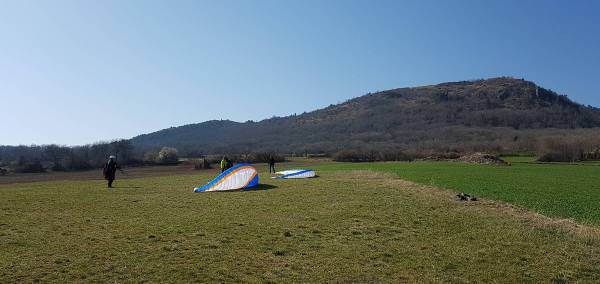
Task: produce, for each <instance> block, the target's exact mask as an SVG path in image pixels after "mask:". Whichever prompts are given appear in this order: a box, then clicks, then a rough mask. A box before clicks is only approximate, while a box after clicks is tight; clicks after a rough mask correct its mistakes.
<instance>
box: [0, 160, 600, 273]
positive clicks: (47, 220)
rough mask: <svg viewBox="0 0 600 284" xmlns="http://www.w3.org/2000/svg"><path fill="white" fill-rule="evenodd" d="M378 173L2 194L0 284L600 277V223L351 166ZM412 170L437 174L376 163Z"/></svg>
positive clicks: (66, 186)
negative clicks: (471, 198) (205, 186)
mask: <svg viewBox="0 0 600 284" xmlns="http://www.w3.org/2000/svg"><path fill="white" fill-rule="evenodd" d="M283 166H286V165H283ZM290 166H291V165H290ZM371 166H373V164H361V165H343V164H336V165H335V166H334V165H331V164H328V163H323V164H322V165H320V166H319V165H316V167H317V168H321V169H322V170H321V171H320V177H318V178H315V179H307V180H273V179H268V178H265V177H267V176H268V174H267V173H265V172H264V168H262V167H261V169H262V170H263V171H262V172H261V176H262V177H263V178H262V185H261V187H259V188H258V189H257V190H253V191H245V192H230V193H192V192H191V190H192V188H193V187H194V186H196V185H198V184H200V183H203V182H206V181H208V180H209V179H210V177H211V176H212V175H214V173H212V172H198V173H197V174H194V175H190V174H180V175H165V176H160V175H157V176H155V177H143V178H132V179H125V180H119V181H118V182H117V183H116V184H117V186H118V187H117V188H115V189H113V190H107V189H106V188H105V187H104V182H103V181H100V180H81V181H76V180H69V181H46V182H36V183H19V184H5V185H0V282H1V283H7V282H36V281H42V282H73V281H75V282H77V281H81V282H92V281H102V282H130V281H131V282H140V281H152V282H165V281H166V282H191V281H197V282H232V281H244V282H283V283H286V282H324V281H333V282H395V283H397V282H465V283H466V282H484V283H490V282H505V283H514V282H541V281H543V282H552V281H554V282H561V281H570V280H579V281H589V282H594V281H598V280H599V279H600V265H598V263H600V237H599V234H598V232H597V231H595V230H594V229H593V228H585V227H584V228H581V227H578V226H576V225H573V224H564V223H560V222H558V223H556V222H552V221H551V220H550V221H549V220H548V219H545V218H542V217H540V216H538V215H535V214H531V213H529V212H523V211H519V210H514V209H511V208H510V207H505V206H501V205H497V204H494V203H489V202H471V203H460V202H457V201H455V200H454V198H453V194H452V193H450V192H447V191H443V190H438V189H435V188H430V187H424V186H419V185H416V184H413V183H410V182H405V181H402V180H399V179H396V178H394V176H393V175H390V174H384V173H377V172H373V171H351V170H345V171H342V169H348V168H352V167H358V168H361V169H364V168H369V167H371ZM411 167H416V168H413V169H414V170H413V173H412V174H410V175H407V177H410V178H411V179H417V177H418V175H417V174H416V172H418V171H419V169H420V168H422V170H426V169H431V171H435V167H433V166H431V165H429V166H427V165H426V164H423V165H419V164H416V163H415V164H411V166H410V167H409V166H405V165H404V164H397V163H396V164H378V165H376V168H378V169H385V170H389V171H394V172H397V173H399V174H400V175H402V176H404V175H405V174H406V173H405V172H406V171H407V168H411ZM439 167H441V168H447V167H450V165H446V164H440V165H439ZM465 167H466V168H469V167H467V166H465ZM458 168H459V170H457V172H458V173H460V172H461V170H460V169H463V167H461V166H459V167H458ZM511 169H512V168H511ZM482 171H483V170H482ZM498 171H500V170H498ZM409 172H410V171H409ZM475 172H477V171H475ZM424 181H425V182H427V180H424ZM438 183H439V181H437V182H436V183H434V184H438ZM440 184H441V183H440ZM465 191H466V190H465Z"/></svg>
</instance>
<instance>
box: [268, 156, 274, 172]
mask: <svg viewBox="0 0 600 284" xmlns="http://www.w3.org/2000/svg"><path fill="white" fill-rule="evenodd" d="M271 170H273V173H275V158H274V157H273V156H271V158H269V173H271Z"/></svg>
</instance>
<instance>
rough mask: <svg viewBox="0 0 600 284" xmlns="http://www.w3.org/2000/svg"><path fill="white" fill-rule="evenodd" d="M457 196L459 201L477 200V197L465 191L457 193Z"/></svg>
mask: <svg viewBox="0 0 600 284" xmlns="http://www.w3.org/2000/svg"><path fill="white" fill-rule="evenodd" d="M456 197H458V200H459V201H477V197H475V196H471V195H470V194H466V193H464V192H461V193H459V194H457V195H456Z"/></svg>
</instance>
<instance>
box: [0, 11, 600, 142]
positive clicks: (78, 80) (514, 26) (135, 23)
mask: <svg viewBox="0 0 600 284" xmlns="http://www.w3.org/2000/svg"><path fill="white" fill-rule="evenodd" d="M598 15H600V1H566V0H565V1H552V0H547V1H527V0H525V1H449V0H448V1H443V0H440V1H399V0H398V1H350V0H343V1H311V0H302V1H288V0H281V1H247V0H239V1H182V0H174V1H133V0H120V1H108V0H103V1H84V0H75V1H61V0H53V1H50V0H38V1H28V0H18V1H7V0H0V102H1V109H2V113H1V115H0V144H9V145H15V144H34V143H35V144H47V143H59V144H67V145H76V144H85V143H92V142H96V141H100V140H110V139H115V138H130V137H132V136H135V135H137V134H141V133H147V132H151V131H155V130H159V129H162V128H166V127H170V126H179V125H183V124H188V123H196V122H202V121H205V120H210V119H232V120H235V121H246V120H249V119H252V120H261V119H264V118H269V117H271V116H273V115H279V116H284V115H288V114H292V113H301V112H303V111H309V110H314V109H317V108H321V107H324V106H327V105H329V104H331V103H337V102H341V101H344V100H346V99H348V98H352V97H356V96H360V95H362V94H365V93H367V92H374V91H378V90H385V89H391V88H396V87H405V86H417V85H427V84H434V83H440V82H445V81H457V80H466V79H476V78H487V77H495V76H503V75H506V76H514V77H518V78H526V79H528V80H532V81H534V82H536V83H538V84H540V85H542V86H544V87H547V88H550V89H552V90H555V91H557V92H559V93H561V94H567V95H568V96H569V97H570V98H572V99H574V100H575V101H578V102H581V103H584V104H590V105H594V106H600V94H599V93H598V85H597V84H598V81H599V80H600V16H598Z"/></svg>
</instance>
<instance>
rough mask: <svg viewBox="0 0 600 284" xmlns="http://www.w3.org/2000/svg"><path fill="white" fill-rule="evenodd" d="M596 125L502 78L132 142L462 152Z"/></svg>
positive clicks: (585, 111) (594, 111) (538, 91)
mask: <svg viewBox="0 0 600 284" xmlns="http://www.w3.org/2000/svg"><path fill="white" fill-rule="evenodd" d="M594 127H600V109H598V108H595V107H591V106H584V105H581V104H578V103H576V102H574V101H572V100H570V99H569V98H568V97H567V96H565V95H559V94H557V93H555V92H553V91H551V90H548V89H545V88H542V87H540V86H538V85H536V84H535V83H533V82H530V81H526V80H524V79H514V78H510V77H498V78H490V79H481V80H473V81H459V82H446V83H440V84H435V85H428V86H419V87H407V88H396V89H391V90H387V91H381V92H376V93H369V94H366V95H364V96H359V97H356V98H352V99H349V100H347V101H345V102H342V103H339V104H332V105H330V106H328V107H325V108H321V109H317V110H314V111H310V112H305V113H302V114H299V115H290V116H285V117H273V118H268V119H264V120H261V121H258V122H253V121H248V122H234V121H231V120H209V121H205V122H201V123H196V124H188V125H183V126H179V127H171V128H167V129H163V130H159V131H157V132H152V133H148V134H142V135H139V136H136V137H133V138H132V139H131V142H132V144H133V145H134V146H135V147H136V148H139V149H142V150H143V151H150V150H155V149H157V148H160V147H162V146H173V147H177V148H180V149H181V150H183V151H184V152H186V153H189V152H202V153H228V152H248V151H258V150H260V151H278V152H295V151H300V152H335V151H339V150H341V149H347V148H369V147H400V148H411V147H414V146H415V144H417V145H418V144H432V143H433V144H436V143H437V144H442V145H443V144H447V146H448V147H450V148H452V147H455V148H456V147H457V146H459V145H458V144H460V143H459V142H460V136H461V135H462V136H465V137H470V138H469V139H466V140H468V141H470V140H472V139H475V137H479V138H481V139H480V140H481V141H480V142H481V144H487V143H490V142H492V141H494V140H498V139H499V138H501V137H503V136H506V135H509V136H510V135H514V133H513V132H518V135H520V136H523V134H525V132H527V133H531V132H540V130H543V129H563V130H569V129H587V128H594ZM428 131H429V132H431V131H437V132H438V134H439V135H441V133H445V134H444V135H445V136H443V137H442V136H439V135H435V133H428ZM521 132H523V133H521ZM525 136H526V135H525ZM492 137H493V139H492ZM512 138H513V139H514V136H513V137H512ZM517 140H518V139H517ZM463 144H464V143H463ZM436 147H437V148H439V146H436Z"/></svg>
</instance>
